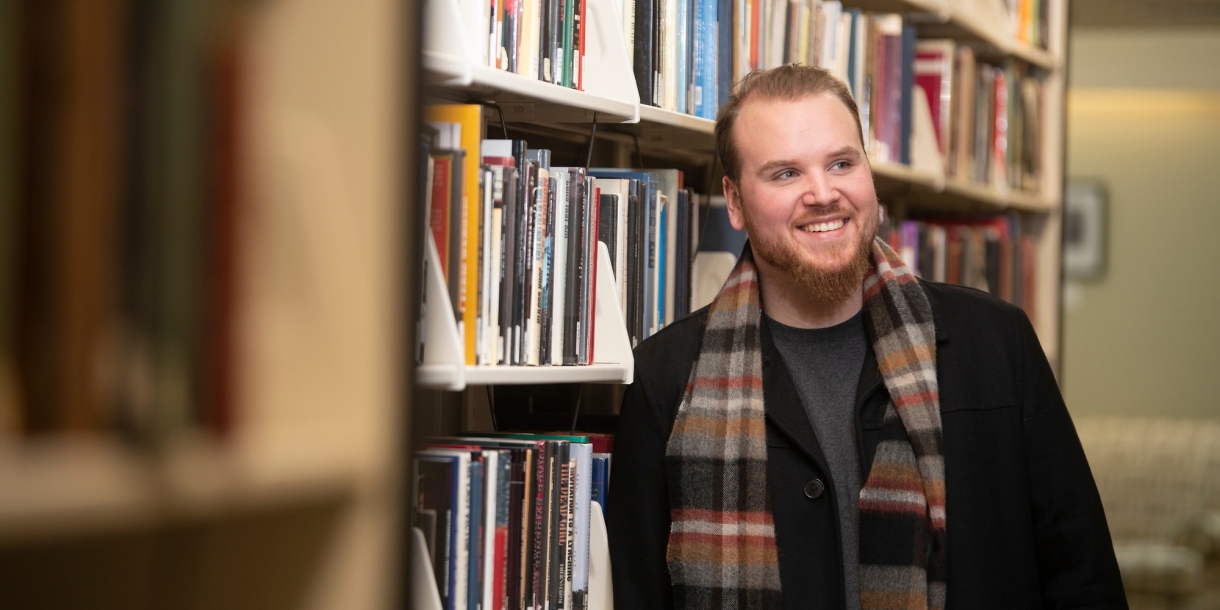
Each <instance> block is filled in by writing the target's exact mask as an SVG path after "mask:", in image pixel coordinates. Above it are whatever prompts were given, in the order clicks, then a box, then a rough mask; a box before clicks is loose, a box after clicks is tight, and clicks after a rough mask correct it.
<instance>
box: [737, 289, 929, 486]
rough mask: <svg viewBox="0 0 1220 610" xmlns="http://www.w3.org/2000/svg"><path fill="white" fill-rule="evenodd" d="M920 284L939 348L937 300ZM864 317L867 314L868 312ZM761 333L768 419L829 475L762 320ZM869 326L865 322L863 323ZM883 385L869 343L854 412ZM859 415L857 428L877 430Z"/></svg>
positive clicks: (857, 387) (876, 414)
mask: <svg viewBox="0 0 1220 610" xmlns="http://www.w3.org/2000/svg"><path fill="white" fill-rule="evenodd" d="M920 285H921V286H924V294H926V295H928V302H929V304H930V305H931V307H932V321H933V324H935V325H936V343H937V344H938V345H940V344H944V343H947V342H948V341H949V333H948V330H947V329H946V326H945V324H944V323H943V312H942V311H941V306H940V302H939V299H937V298H936V296H935V295H934V294H933V293H932V291H930V290H927V287H926V286H927V285H926V283H925V282H924V281H923V280H920ZM865 315H866V316H867V315H868V312H867V310H866V311H865ZM760 322H761V323H760V325H759V326H760V327H761V328H760V331H761V339H762V359H763V361H762V365H763V402H764V408H765V410H766V416H767V419H768V420H770V421H771V423H773V424H774V425H775V427H776V428H778V429H779V431H780V432H781V433H783V434H784V436H786V437H788V440H789V441H790V442H792V444H793V445H795V446H797V447H799V448H800V450H801V451H802V452H803V453H805V455H806V456H808V457H809V459H811V460H813V461H814V462H815V463H816V464H817V465H818V467H819V468H821V469H822V472H824V473H829V469H828V468H827V466H826V457H825V455H824V454H823V453H822V448H821V446H820V445H819V444H818V439H817V434H816V433H814V431H813V424H812V423H811V422H810V421H809V415H808V414H807V413H806V412H805V408H804V405H803V403H801V398H800V395H799V394H797V391H796V386H795V385H794V383H793V381H792V376H791V374H790V373H789V372H788V368H787V366H785V364H784V359H783V357H782V356H781V355H780V353H779V350H778V349H776V347H775V341H774V339H772V337H771V330H770V328H769V327H768V325H767V323H766V321H765V320H763V321H760ZM865 323H866V324H868V322H867V321H866V322H865ZM882 385H883V380H882V378H881V371H880V370H879V369H878V368H877V357H876V354H874V353H873V346H872V345H871V343H870V344H869V346H868V349H867V350H866V351H865V355H864V366H863V368H862V369H861V371H860V381H859V383H858V384H857V386H856V409H857V410H859V409H860V406H861V404H862V403H863V401H864V400H865V398H867V397H868V396H869V395H870V394H871V393H872V392H873V391H874V390H876V389H877V388H878V387H880V386H882ZM883 415H884V412H883V411H878V412H877V413H873V414H865V418H866V419H868V418H869V417H870V416H871V417H873V418H874V419H878V418H880V417H882V416H883ZM859 416H860V413H859V411H857V419H856V422H857V425H865V426H868V425H873V426H876V427H879V426H880V424H881V421H880V419H878V421H876V422H869V421H861V420H860V417H859Z"/></svg>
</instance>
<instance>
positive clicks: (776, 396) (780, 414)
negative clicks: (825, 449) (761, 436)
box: [760, 322, 830, 475]
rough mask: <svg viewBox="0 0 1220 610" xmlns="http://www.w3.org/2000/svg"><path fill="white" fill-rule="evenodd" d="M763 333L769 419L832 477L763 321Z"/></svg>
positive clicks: (764, 385) (764, 381) (764, 393)
mask: <svg viewBox="0 0 1220 610" xmlns="http://www.w3.org/2000/svg"><path fill="white" fill-rule="evenodd" d="M761 326H762V328H761V329H760V330H761V331H762V333H761V334H762V350H763V353H762V358H763V363H762V364H763V402H764V408H765V410H766V414H767V419H768V420H769V421H770V422H771V423H772V424H774V425H775V427H776V428H777V429H778V430H779V431H780V432H781V433H783V435H784V436H786V437H787V438H788V440H789V441H790V442H791V443H792V444H793V445H795V446H796V447H797V448H799V449H800V450H801V451H802V452H803V453H804V454H805V455H806V456H808V457H809V459H811V460H813V461H814V463H816V464H817V465H818V468H820V469H821V470H822V472H823V473H826V474H827V475H829V473H830V469H829V468H827V467H826V457H825V456H824V455H823V454H822V447H821V445H819V444H818V438H817V435H816V434H814V431H813V425H812V424H811V423H809V415H808V414H807V413H806V412H805V408H804V406H803V404H802V403H801V398H800V395H798V394H797V392H796V386H795V385H794V384H793V382H792V376H791V375H789V373H788V367H787V366H785V365H784V359H783V357H782V356H780V353H779V350H778V349H776V348H775V342H774V341H772V339H771V331H770V329H769V328H767V324H766V322H764V323H763V324H762V325H761Z"/></svg>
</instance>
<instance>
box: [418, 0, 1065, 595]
mask: <svg viewBox="0 0 1220 610" xmlns="http://www.w3.org/2000/svg"><path fill="white" fill-rule="evenodd" d="M587 2H588V4H587V6H588V11H589V12H588V20H587V21H586V23H585V27H588V28H589V30H588V32H589V41H590V42H589V44H588V48H589V55H588V57H587V60H586V62H587V63H586V65H585V74H586V82H585V90H584V91H576V90H572V89H568V88H564V87H561V86H558V85H554V84H550V83H545V82H541V81H538V80H533V79H530V78H528V77H525V76H521V75H518V74H514V73H508V72H505V71H499V70H496V69H493V68H489V67H487V66H484V65H481V61H479V60H478V59H477V58H478V57H479V51H478V50H477V49H476V47H477V45H472V44H470V42H471V41H473V40H476V38H477V36H478V33H477V32H472V31H469V28H472V27H475V26H474V24H475V23H477V19H474V18H472V17H470V16H464V15H463V10H464V8H463V7H464V6H469V5H471V4H477V3H464V2H462V1H461V0H428V2H427V11H428V16H427V17H426V22H427V24H428V27H427V34H426V35H425V37H424V41H423V42H424V48H423V56H424V62H423V66H424V79H425V82H426V84H425V93H424V98H425V100H426V102H436V103H447V102H457V103H494V104H495V105H497V106H498V108H499V109H500V111H501V112H502V115H500V117H496V116H495V115H492V114H486V113H485V115H484V117H485V124H486V122H488V121H490V122H491V124H492V126H493V128H494V127H497V126H496V125H495V122H496V120H497V118H502V120H503V121H505V122H506V123H511V124H513V125H514V126H515V127H516V128H517V129H519V130H521V131H522V132H523V133H529V134H534V133H537V134H548V133H560V132H562V133H566V134H573V133H576V134H579V133H580V131H579V129H578V127H579V128H580V129H585V130H587V129H588V126H589V125H590V124H596V125H597V126H598V127H600V128H601V131H598V132H597V133H598V137H599V138H601V137H603V134H605V136H606V137H609V139H610V140H611V144H610V146H611V147H612V153H611V156H610V158H612V159H614V160H616V161H618V162H619V163H618V164H619V165H620V166H623V167H627V166H630V165H632V164H633V162H632V153H633V148H632V144H634V146H635V149H634V152H635V153H636V154H637V155H639V156H640V157H642V156H643V154H640V150H641V149H642V150H643V153H644V154H647V155H648V156H649V157H652V158H661V159H665V158H672V159H676V160H679V159H680V160H681V162H682V163H686V167H699V168H702V169H707V170H708V171H709V173H710V174H712V175H713V176H714V175H715V174H714V170H715V162H714V158H715V141H714V127H715V123H714V121H711V120H708V119H704V118H699V117H695V116H690V115H686V114H681V113H677V112H673V111H670V110H665V109H661V108H656V107H653V106H650V105H646V104H641V103H640V101H639V100H640V96H639V92H638V90H637V88H636V83H635V79H634V77H633V75H632V69H631V65H630V63H629V61H628V59H627V58H628V53H627V48H626V43H625V40H624V35H623V33H622V30H621V29H620V27H618V23H619V22H618V20H617V16H618V14H617V12H616V8H615V4H614V0H587ZM843 5H844V6H845V7H846V8H858V9H862V10H864V11H869V12H878V13H902V14H904V15H906V16H907V17H909V19H910V21H911V22H912V23H914V24H915V25H916V28H917V32H918V36H919V37H920V38H952V39H955V40H958V41H961V42H963V43H968V44H970V45H972V46H974V47H976V51H977V52H978V53H979V56H980V57H984V58H989V59H1002V60H1009V59H1012V60H1015V61H1017V62H1023V63H1025V64H1027V65H1029V66H1031V67H1034V68H1036V69H1037V70H1038V71H1039V73H1040V74H1041V75H1042V78H1043V83H1044V84H1043V92H1044V95H1045V100H1044V104H1045V106H1044V110H1043V113H1042V117H1043V125H1042V127H1041V138H1040V145H1041V146H1042V150H1041V151H1040V152H1041V159H1042V163H1043V167H1042V168H1041V181H1040V189H1039V190H1038V191H1037V192H1025V191H1017V190H1010V189H1008V188H1007V187H1005V186H993V185H991V184H979V183H973V182H967V181H962V180H958V179H952V178H947V177H946V172H945V169H944V167H945V165H944V163H945V162H944V160H942V159H941V158H940V153H939V151H938V150H937V146H936V142H935V134H934V132H933V128H932V121H931V116H930V111H928V109H927V103H926V100H923V99H922V96H915V101H914V104H915V106H916V108H915V109H914V112H913V119H914V120H913V125H912V143H911V151H912V155H911V157H912V163H911V164H910V165H902V164H897V163H874V165H873V167H872V169H873V174H874V179H875V182H876V185H877V192H878V195H879V197H880V198H881V200H882V202H883V203H885V204H887V205H889V206H891V209H899V210H904V211H917V212H945V213H970V212H981V213H992V214H996V213H1004V212H1009V211H1016V212H1020V213H1021V214H1022V217H1023V219H1025V227H1026V228H1027V230H1029V231H1031V232H1032V233H1033V234H1034V236H1035V241H1036V244H1037V245H1036V258H1037V263H1036V264H1037V269H1036V276H1037V281H1036V285H1035V286H1034V287H1033V289H1034V292H1035V298H1036V301H1035V304H1034V305H1035V311H1036V314H1035V315H1034V316H1033V317H1034V324H1035V327H1036V329H1037V332H1038V335H1039V337H1040V339H1041V341H1042V345H1043V348H1044V350H1045V352H1046V353H1047V355H1048V357H1049V358H1050V360H1051V362H1052V364H1053V365H1056V366H1057V361H1058V352H1059V343H1060V319H1059V317H1060V315H1059V306H1058V304H1059V300H1060V282H1061V279H1060V278H1061V276H1060V271H1059V269H1060V257H1061V253H1060V250H1061V231H1062V228H1061V227H1062V223H1061V200H1062V190H1063V168H1062V166H1063V152H1062V151H1063V141H1064V140H1063V138H1064V135H1063V134H1064V119H1063V115H1064V95H1065V87H1066V79H1065V68H1066V61H1065V54H1066V50H1067V43H1066V40H1067V0H1049V1H1048V4H1047V10H1048V16H1047V17H1048V45H1047V49H1046V50H1042V49H1038V48H1034V47H1032V46H1030V45H1027V44H1022V43H1019V42H1017V40H1016V39H1015V37H1014V36H1012V35H1010V34H1009V32H1010V31H1011V29H1010V28H1008V27H1007V26H1006V25H1005V23H1006V20H1007V17H1006V15H1005V14H1004V13H1003V11H1002V9H1001V6H1000V5H1001V0H994V1H991V2H988V1H986V0H844V2H843ZM921 104H922V105H923V109H922V111H921V109H920V108H919V106H920V105H921ZM692 159H699V160H700V161H699V163H700V164H699V165H691V164H692V161H691V160H692ZM707 187H708V188H715V183H714V182H713V180H712V179H711V178H710V177H709V179H708V180H707ZM712 194H714V193H712ZM425 250H426V252H425V254H424V259H425V261H424V262H425V265H424V269H425V273H426V274H427V276H428V277H427V278H426V283H427V287H426V292H427V294H428V295H429V299H428V302H426V303H424V309H425V314H424V319H425V325H424V328H423V330H422V336H423V338H424V341H423V343H424V358H423V363H422V365H420V366H419V367H418V368H417V377H416V383H417V386H416V387H417V388H418V389H423V390H449V391H461V390H467V389H468V388H469V387H470V386H484V385H486V386H491V385H504V384H554V383H590V382H592V383H613V384H626V383H630V382H631V380H632V378H633V376H634V371H633V368H634V364H633V361H632V356H631V350H630V346H629V345H630V344H629V342H628V340H627V335H626V332H625V330H624V329H623V321H622V316H621V313H620V312H619V311H618V308H617V307H614V306H611V307H603V303H615V304H617V302H618V300H617V299H616V298H613V297H614V295H613V294H612V291H613V282H612V281H607V279H611V278H608V277H607V275H608V274H609V269H610V266H609V265H608V264H607V262H608V260H607V257H606V251H605V248H604V246H603V247H602V248H600V250H599V254H598V256H599V258H600V260H601V264H599V265H598V269H599V271H598V273H599V278H598V289H597V293H598V298H597V312H596V319H597V327H596V330H595V332H596V340H595V345H596V348H597V353H596V354H595V358H594V360H595V361H596V362H597V363H598V364H595V365H592V366H565V367H552V366H540V367H518V366H467V365H465V364H464V359H463V357H462V354H463V351H462V349H461V347H462V346H461V344H460V342H459V334H458V330H457V325H456V322H454V319H453V315H452V308H451V307H450V304H449V302H448V297H447V294H448V293H447V291H446V289H445V283H444V280H443V277H442V275H441V273H440V268H439V265H438V264H436V262H435V259H436V253H435V246H432V245H431V244H428V245H427V246H426V247H425ZM431 295H439V296H437V297H436V298H431ZM607 296H609V297H610V298H606V297H607ZM438 320H439V322H438ZM479 394H481V392H478V393H472V392H469V391H467V392H465V393H464V394H463V395H462V401H463V404H464V405H466V407H469V406H470V404H473V403H476V402H478V401H479V400H481V398H479V396H478V395H479ZM435 396H438V397H439V396H440V394H439V393H437V394H436V395H435ZM436 400H437V401H438V402H440V398H436ZM418 408H419V407H418V406H417V409H418ZM480 408H482V407H480ZM468 414H469V411H466V412H464V415H463V421H466V419H467V415H468ZM454 424H455V422H454V420H452V419H450V420H449V424H448V425H454ZM455 431H456V430H447V431H446V432H445V433H446V434H447V433H451V432H455ZM591 561H596V559H591ZM416 563H417V564H418V563H424V562H422V561H420V562H416ZM412 581H413V582H416V583H425V585H423V586H421V587H417V589H419V588H422V589H425V590H422V591H418V595H419V597H417V598H415V600H416V602H415V603H416V604H417V606H416V607H417V608H421V609H422V608H431V607H434V604H435V602H436V600H435V599H433V596H434V592H432V591H428V590H426V589H428V587H427V586H426V583H428V582H431V574H430V573H428V574H424V573H423V572H422V571H421V572H420V573H416V574H413V575H412ZM590 607H591V608H596V609H598V610H600V609H601V608H602V607H603V606H601V605H599V604H598V603H596V602H595V603H594V604H591V606H590ZM605 607H608V606H605Z"/></svg>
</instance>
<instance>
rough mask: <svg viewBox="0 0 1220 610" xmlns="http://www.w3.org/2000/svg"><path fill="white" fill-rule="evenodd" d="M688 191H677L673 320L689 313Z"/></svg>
mask: <svg viewBox="0 0 1220 610" xmlns="http://www.w3.org/2000/svg"><path fill="white" fill-rule="evenodd" d="M690 199H691V197H690V191H689V190H686V189H682V190H680V191H678V213H677V221H678V226H677V230H676V231H675V232H674V239H675V240H676V241H677V242H678V243H676V244H674V248H673V254H671V256H673V257H674V319H675V320H677V319H680V318H681V317H682V316H684V315H686V314H687V313H688V312H689V311H690V300H689V294H690Z"/></svg>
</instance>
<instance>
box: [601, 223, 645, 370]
mask: <svg viewBox="0 0 1220 610" xmlns="http://www.w3.org/2000/svg"><path fill="white" fill-rule="evenodd" d="M613 269H614V268H613V267H611V266H610V249H609V248H607V247H606V244H605V243H603V242H600V241H599V242H597V303H596V311H595V320H594V326H593V332H594V333H595V334H596V336H595V337H594V340H593V362H594V363H595V364H617V365H619V366H623V367H626V369H627V370H626V372H625V374H624V377H623V380H622V381H623V383H631V380H632V379H634V378H635V357H634V356H632V354H631V339H630V338H629V337H628V336H627V322H626V321H625V320H624V319H623V310H622V309H619V297H618V288H616V282H615V281H614V271H613Z"/></svg>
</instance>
